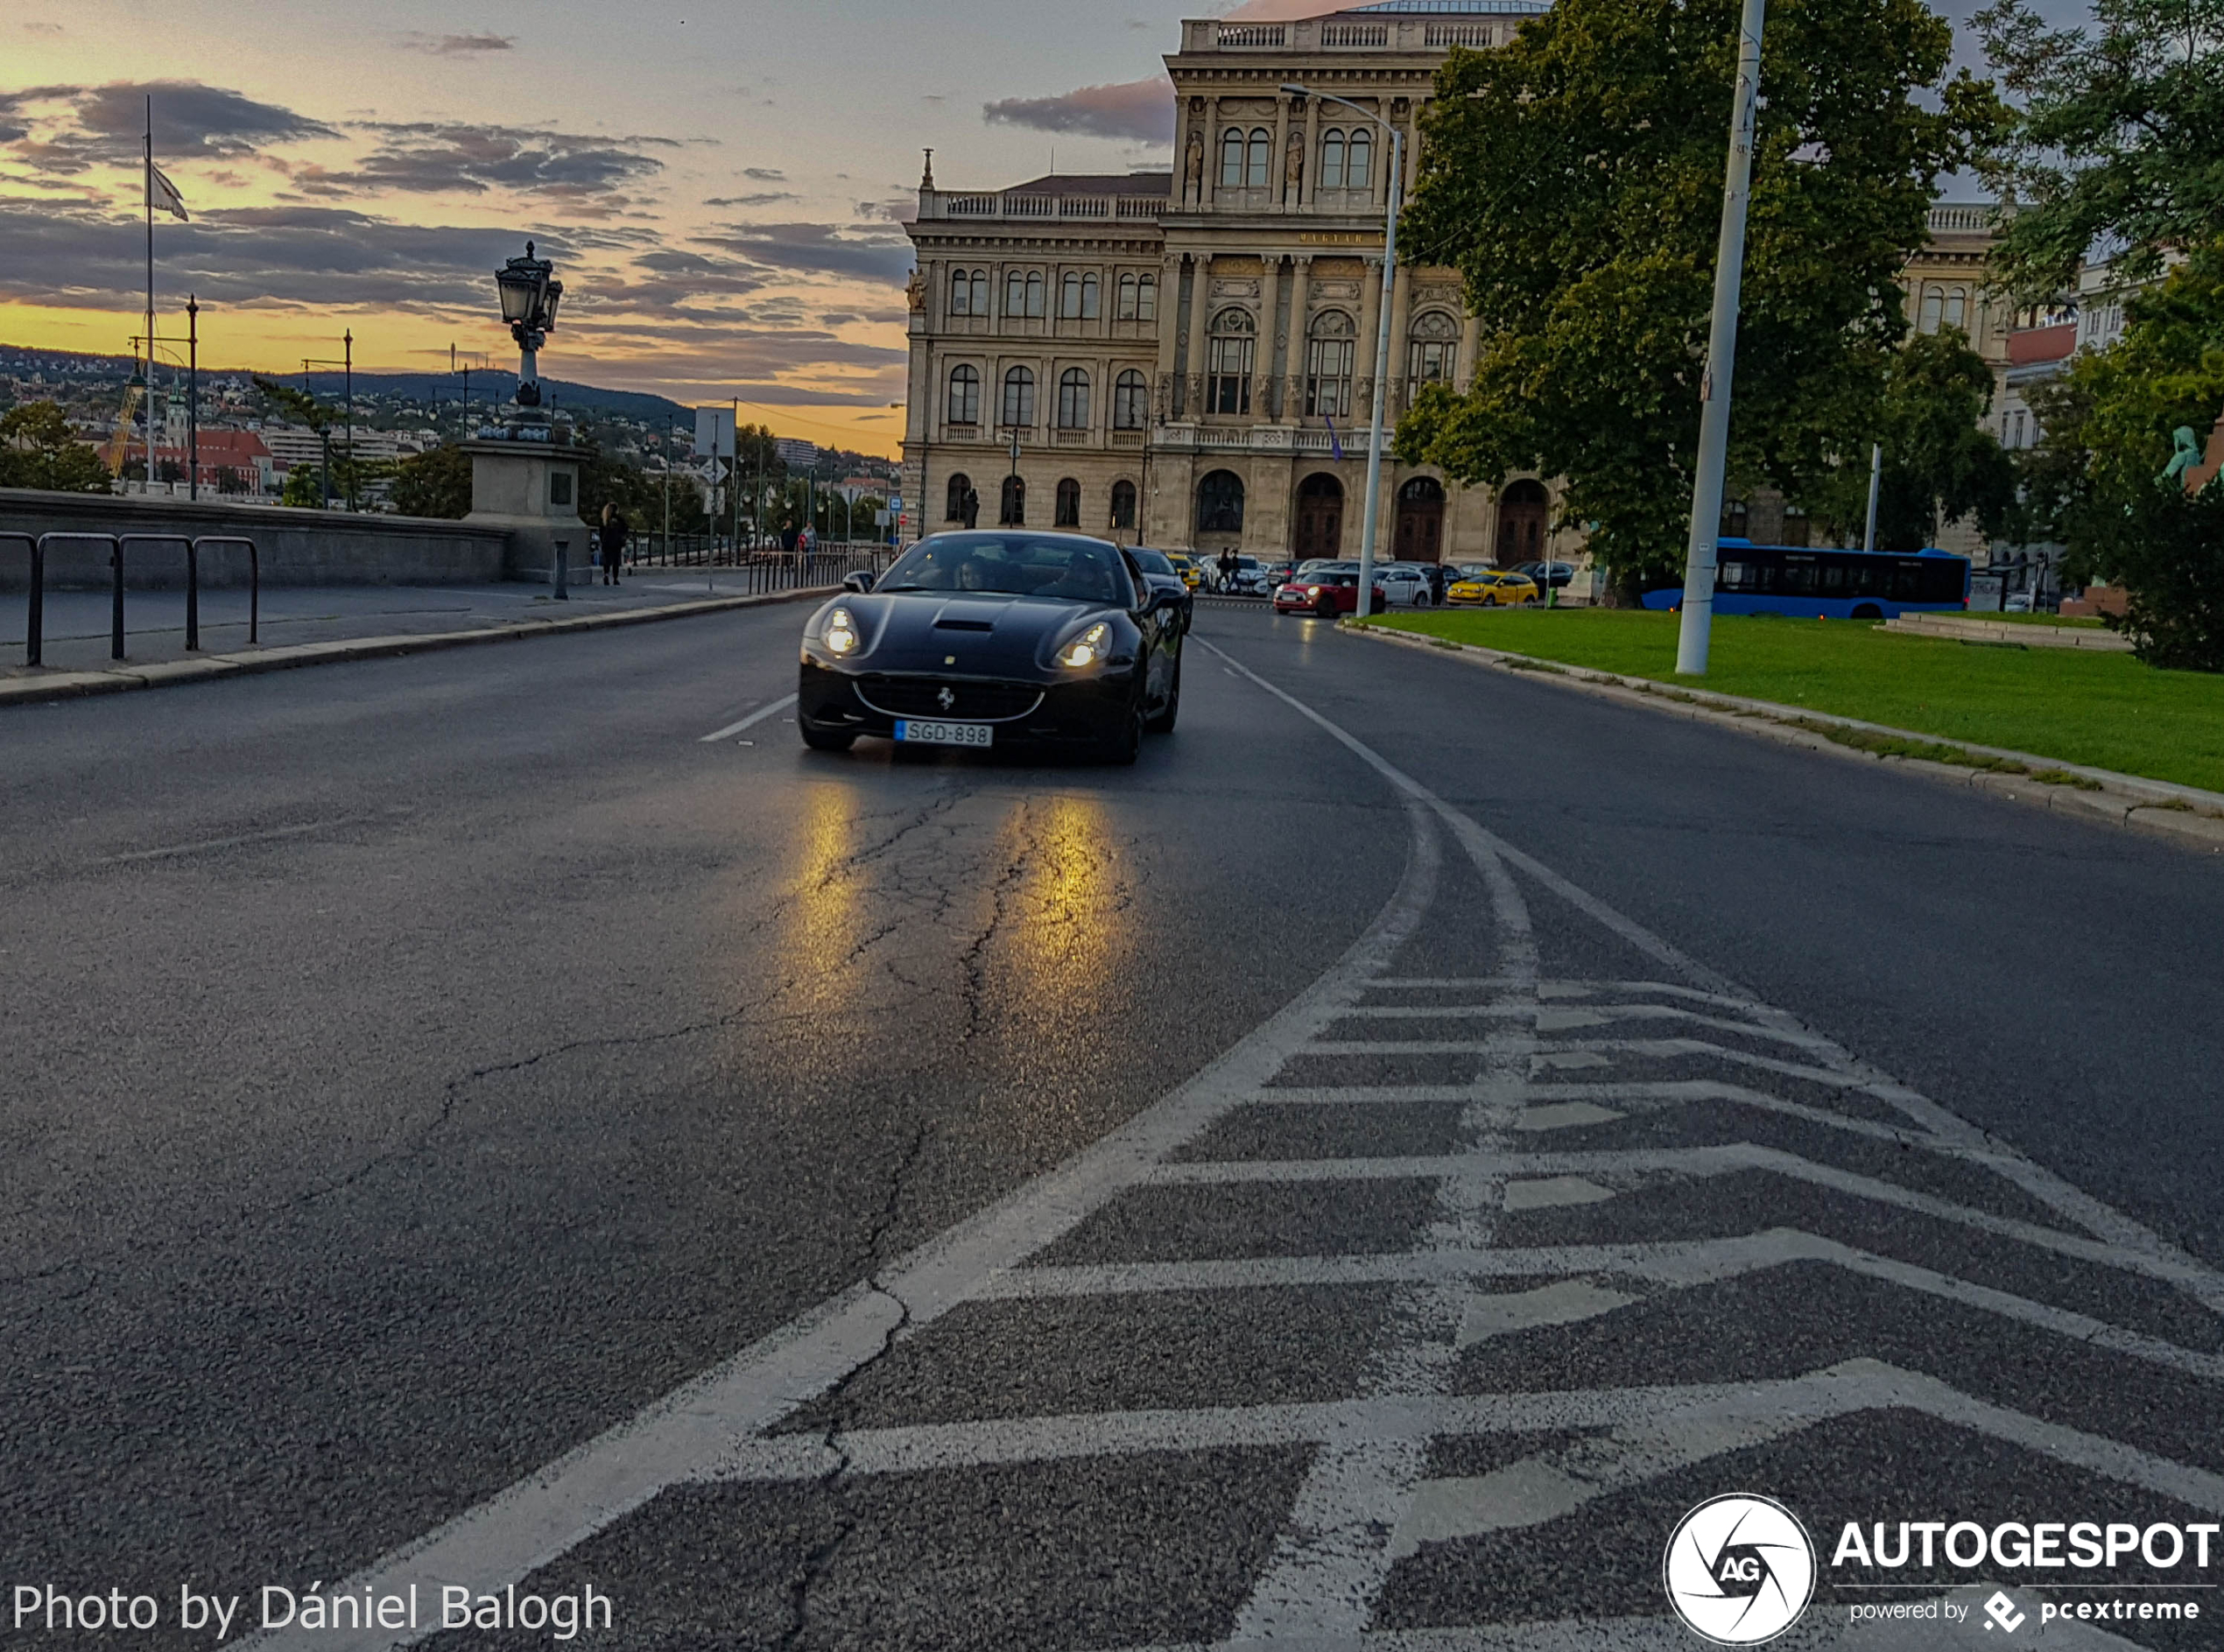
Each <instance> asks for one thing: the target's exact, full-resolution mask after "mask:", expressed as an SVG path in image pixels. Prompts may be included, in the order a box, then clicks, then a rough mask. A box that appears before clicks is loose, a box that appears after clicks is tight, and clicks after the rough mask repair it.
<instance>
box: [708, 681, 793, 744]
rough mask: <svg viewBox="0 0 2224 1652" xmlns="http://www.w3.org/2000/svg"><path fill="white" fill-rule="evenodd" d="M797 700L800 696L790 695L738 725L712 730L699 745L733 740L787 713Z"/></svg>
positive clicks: (732, 724) (745, 718)
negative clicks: (758, 725) (780, 714)
mask: <svg viewBox="0 0 2224 1652" xmlns="http://www.w3.org/2000/svg"><path fill="white" fill-rule="evenodd" d="M797 698H798V696H796V695H794V694H790V695H789V696H788V697H787V698H786V699H776V700H774V701H773V702H772V703H771V705H769V706H758V707H757V709H756V710H755V711H753V712H751V713H750V714H749V715H748V716H746V717H744V718H743V719H742V721H739V722H737V723H728V724H727V725H726V727H725V728H718V729H714V730H712V732H710V733H709V734H707V735H704V736H703V737H702V739H701V741H700V742H699V743H700V744H702V745H706V746H707V745H708V744H710V742H712V741H714V740H731V739H732V738H733V737H734V736H735V735H738V734H740V733H741V732H742V731H743V730H744V729H748V728H756V727H757V724H759V723H761V722H763V721H764V720H765V719H766V718H767V717H770V716H772V715H773V714H776V713H778V712H784V711H785V710H786V709H787V708H788V707H789V706H792V705H794V704H795V702H796V699H797Z"/></svg>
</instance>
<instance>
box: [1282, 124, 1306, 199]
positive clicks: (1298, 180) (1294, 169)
mask: <svg viewBox="0 0 2224 1652" xmlns="http://www.w3.org/2000/svg"><path fill="white" fill-rule="evenodd" d="M1304 181H1305V134H1304V133H1303V132H1292V133H1291V134H1290V149H1289V152H1288V153H1287V154H1286V155H1284V157H1283V158H1282V190H1283V193H1284V195H1285V196H1289V195H1295V194H1296V193H1298V186H1299V185H1300V184H1302V183H1304Z"/></svg>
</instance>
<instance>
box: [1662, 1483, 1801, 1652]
mask: <svg viewBox="0 0 2224 1652" xmlns="http://www.w3.org/2000/svg"><path fill="white" fill-rule="evenodd" d="M1661 1576H1662V1581H1663V1583H1664V1585H1665V1586H1666V1588H1667V1591H1668V1603H1669V1604H1670V1605H1671V1606H1673V1607H1675V1609H1676V1615H1677V1616H1678V1617H1679V1618H1681V1619H1682V1620H1684V1625H1685V1627H1686V1628H1688V1629H1690V1630H1691V1632H1692V1633H1693V1634H1697V1635H1700V1636H1701V1637H1703V1638H1705V1639H1707V1640H1709V1641H1713V1642H1714V1644H1715V1645H1717V1646H1758V1645H1759V1644H1760V1643H1761V1642H1762V1641H1772V1640H1774V1639H1775V1638H1776V1637H1777V1635H1779V1634H1783V1633H1784V1631H1785V1630H1786V1629H1788V1628H1790V1627H1791V1626H1792V1625H1793V1624H1795V1623H1797V1622H1798V1620H1799V1614H1800V1613H1803V1612H1805V1610H1806V1609H1807V1603H1808V1602H1809V1601H1810V1600H1812V1599H1814V1592H1815V1546H1814V1543H1812V1540H1810V1539H1809V1537H1808V1536H1807V1529H1806V1528H1805V1526H1802V1525H1801V1524H1800V1523H1799V1519H1798V1515H1794V1514H1793V1513H1792V1512H1791V1510H1790V1509H1788V1508H1785V1507H1784V1505H1783V1504H1782V1503H1779V1502H1777V1501H1774V1500H1772V1499H1770V1498H1767V1497H1755V1496H1751V1495H1748V1494H1742V1493H1732V1494H1728V1495H1727V1496H1722V1497H1710V1498H1709V1499H1707V1501H1705V1502H1703V1503H1701V1504H1700V1506H1699V1507H1698V1508H1694V1509H1693V1510H1692V1511H1691V1513H1689V1514H1688V1515H1685V1516H1684V1517H1683V1519H1681V1520H1680V1521H1679V1522H1677V1523H1676V1529H1675V1530H1674V1532H1673V1533H1672V1534H1671V1535H1670V1536H1669V1538H1668V1553H1667V1557H1666V1558H1665V1559H1664V1561H1663V1563H1662V1565H1661Z"/></svg>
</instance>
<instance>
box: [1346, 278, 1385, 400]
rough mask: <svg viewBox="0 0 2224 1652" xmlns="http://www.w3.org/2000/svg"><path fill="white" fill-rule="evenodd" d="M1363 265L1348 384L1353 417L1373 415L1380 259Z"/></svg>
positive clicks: (1379, 320)
mask: <svg viewBox="0 0 2224 1652" xmlns="http://www.w3.org/2000/svg"><path fill="white" fill-rule="evenodd" d="M1366 265H1367V268H1366V272H1365V273H1364V274H1363V275H1362V277H1361V278H1360V281H1361V285H1360V290H1359V348H1358V350H1357V357H1358V359H1357V360H1355V362H1353V363H1352V367H1353V369H1354V374H1353V376H1354V378H1355V381H1356V382H1355V383H1354V384H1353V386H1352V388H1353V390H1354V391H1355V393H1356V397H1357V399H1356V401H1355V404H1354V406H1353V407H1352V410H1351V416H1352V418H1354V419H1355V420H1356V419H1362V418H1366V419H1371V418H1373V417H1374V412H1375V349H1376V338H1377V335H1378V334H1380V332H1381V330H1382V322H1383V261H1382V260H1381V259H1380V258H1379V257H1376V258H1369V259H1368V260H1367V261H1366Z"/></svg>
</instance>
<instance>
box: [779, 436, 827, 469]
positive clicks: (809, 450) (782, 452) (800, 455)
mask: <svg viewBox="0 0 2224 1652" xmlns="http://www.w3.org/2000/svg"><path fill="white" fill-rule="evenodd" d="M772 451H773V452H774V453H778V455H779V456H780V462H781V463H782V464H784V465H785V466H786V467H788V468H789V469H790V470H809V469H810V468H811V467H813V466H814V465H816V464H817V463H818V462H819V445H818V444H817V443H816V442H807V441H801V440H799V439H797V438H795V437H793V436H777V437H775V438H773V440H772Z"/></svg>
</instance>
